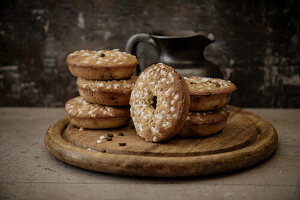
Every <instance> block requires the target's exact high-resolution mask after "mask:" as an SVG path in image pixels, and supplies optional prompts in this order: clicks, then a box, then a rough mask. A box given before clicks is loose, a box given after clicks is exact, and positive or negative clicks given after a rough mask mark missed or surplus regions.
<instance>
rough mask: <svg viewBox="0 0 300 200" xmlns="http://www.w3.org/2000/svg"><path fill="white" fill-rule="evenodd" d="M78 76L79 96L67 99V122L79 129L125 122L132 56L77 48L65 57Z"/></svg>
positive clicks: (110, 125) (132, 82)
mask: <svg viewBox="0 0 300 200" xmlns="http://www.w3.org/2000/svg"><path fill="white" fill-rule="evenodd" d="M67 64H68V67H69V70H70V72H71V73H72V74H73V75H74V76H76V77H78V78H77V85H78V91H79V94H80V96H78V97H75V98H73V99H71V100H69V101H68V102H67V103H66V105H65V108H66V111H67V113H68V116H69V120H70V123H71V124H72V125H74V126H77V127H79V128H80V130H82V129H107V128H116V127H120V126H123V125H126V124H128V122H129V120H130V113H129V98H130V93H131V91H132V88H133V86H134V83H135V81H136V79H137V77H136V76H135V75H134V73H135V70H136V66H137V64H138V61H137V59H136V57H135V56H133V55H130V54H128V53H125V52H120V51H119V50H117V49H115V50H101V51H88V50H81V51H75V52H74V53H71V54H70V55H68V57H67Z"/></svg>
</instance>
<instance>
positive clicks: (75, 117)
mask: <svg viewBox="0 0 300 200" xmlns="http://www.w3.org/2000/svg"><path fill="white" fill-rule="evenodd" d="M65 109H66V111H67V113H68V116H69V120H70V123H71V124H72V125H74V126H77V127H79V128H85V129H107V128H116V127H119V126H123V125H126V124H128V123H129V120H130V115H129V108H118V107H110V106H102V105H99V104H92V103H89V102H87V101H85V100H84V99H83V98H82V97H75V98H73V99H71V100H69V101H68V102H67V103H66V105H65Z"/></svg>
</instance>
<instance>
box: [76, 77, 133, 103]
mask: <svg viewBox="0 0 300 200" xmlns="http://www.w3.org/2000/svg"><path fill="white" fill-rule="evenodd" d="M136 79H137V77H136V76H132V77H130V78H129V79H123V80H112V81H98V80H87V79H83V78H80V77H78V79H77V85H78V88H79V89H78V91H79V94H80V96H82V97H83V98H84V99H85V100H86V101H88V102H91V103H98V104H102V105H109V106H128V105H129V98H130V93H131V91H132V89H133V86H134V83H135V81H136Z"/></svg>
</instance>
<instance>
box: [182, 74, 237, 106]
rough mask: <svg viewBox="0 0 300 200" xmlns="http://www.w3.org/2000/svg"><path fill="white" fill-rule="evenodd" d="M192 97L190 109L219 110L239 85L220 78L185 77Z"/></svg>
mask: <svg viewBox="0 0 300 200" xmlns="http://www.w3.org/2000/svg"><path fill="white" fill-rule="evenodd" d="M185 81H186V82H187V84H188V87H189V91H190V98H191V105H190V111H207V110H217V109H220V108H222V107H224V106H225V105H226V104H227V103H228V102H229V100H230V96H231V93H232V92H234V91H235V90H236V89H237V87H236V86H235V84H234V83H232V82H230V81H226V80H223V79H218V78H207V77H196V76H192V77H190V78H185Z"/></svg>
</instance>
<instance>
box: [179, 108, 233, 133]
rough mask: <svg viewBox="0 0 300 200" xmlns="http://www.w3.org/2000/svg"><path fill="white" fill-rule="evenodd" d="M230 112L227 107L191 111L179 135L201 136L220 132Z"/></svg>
mask: <svg viewBox="0 0 300 200" xmlns="http://www.w3.org/2000/svg"><path fill="white" fill-rule="evenodd" d="M228 117H229V113H228V112H227V110H226V108H222V109H219V110H214V111H204V112H189V114H188V116H187V120H186V123H185V124H184V126H183V128H182V129H181V131H180V132H179V133H178V136H181V137H200V136H210V135H213V134H216V133H218V132H220V131H221V130H222V129H223V128H224V127H225V125H226V122H227V119H228Z"/></svg>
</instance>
